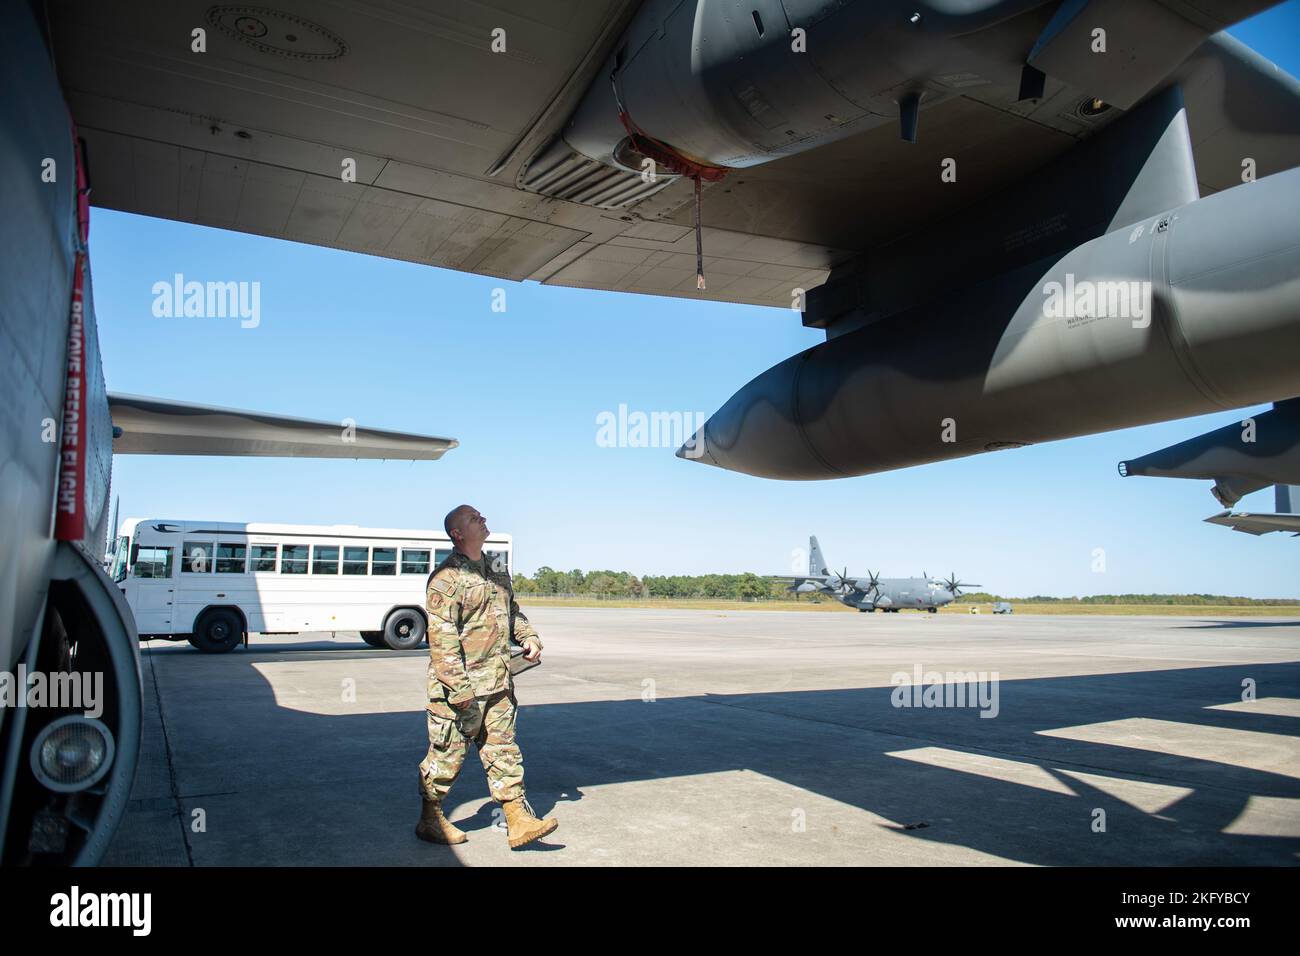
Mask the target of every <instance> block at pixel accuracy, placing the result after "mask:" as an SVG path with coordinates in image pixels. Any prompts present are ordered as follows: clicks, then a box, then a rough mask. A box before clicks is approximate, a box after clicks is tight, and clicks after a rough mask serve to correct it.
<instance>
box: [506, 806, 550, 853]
mask: <svg viewBox="0 0 1300 956" xmlns="http://www.w3.org/2000/svg"><path fill="white" fill-rule="evenodd" d="M501 809H503V810H505V812H506V833H507V835H508V836H509V838H510V849H512V850H517V849H519V848H520V847H521V846H523V845H524V844H526V843H532V842H533V841H534V840H536V839H537V838H538V837H544V836H546V834H548V833H554V832H555V828H556V827H558V826H559V825H560V821H558V820H556V819H555V817H547V818H546V819H545V820H539V819H537V817H535V816H534V815H533V808H532V807H530V806H529V805H528V801H527V800H525V799H524V798H523V797H516V798H515V799H514V800H506V801H504V802H503V803H502V804H501Z"/></svg>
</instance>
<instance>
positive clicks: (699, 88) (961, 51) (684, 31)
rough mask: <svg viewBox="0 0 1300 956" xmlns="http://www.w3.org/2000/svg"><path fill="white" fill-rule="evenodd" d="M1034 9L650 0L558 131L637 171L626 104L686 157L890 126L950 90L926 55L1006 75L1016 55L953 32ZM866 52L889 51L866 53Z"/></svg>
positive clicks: (747, 151) (1010, 2)
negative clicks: (913, 102)
mask: <svg viewBox="0 0 1300 956" xmlns="http://www.w3.org/2000/svg"><path fill="white" fill-rule="evenodd" d="M1041 6H1042V3H1041V0H964V2H963V3H961V4H955V3H952V2H950V0H949V2H944V0H908V3H907V4H906V5H904V4H899V3H879V2H876V0H840V2H838V3H827V2H825V0H750V2H746V3H745V4H743V5H742V4H736V3H735V2H732V0H693V2H692V0H686V2H683V0H648V2H646V3H644V4H643V5H642V7H641V9H640V10H639V11H638V13H637V15H636V17H635V18H634V19H633V21H632V23H631V24H630V25H629V27H628V29H627V31H626V32H625V33H624V35H623V38H622V41H621V42H620V43H619V44H618V46H617V47H616V50H615V53H614V55H613V56H612V57H611V58H610V60H609V61H608V62H607V63H606V64H605V65H604V67H602V69H601V70H600V72H599V73H597V75H596V79H595V80H593V81H592V85H591V87H590V88H589V89H588V90H587V93H586V95H585V97H584V98H583V100H582V102H581V104H580V105H579V107H578V109H577V111H576V112H575V114H574V116H573V118H572V119H571V121H570V123H569V125H568V127H567V128H566V129H565V131H564V140H565V141H566V142H567V143H568V144H569V145H570V146H571V147H572V148H573V149H575V150H577V151H578V152H580V153H582V154H584V155H586V156H587V157H589V158H591V159H594V160H597V161H599V162H602V163H605V164H607V165H618V166H621V167H623V168H625V169H629V170H631V171H633V172H641V169H640V157H639V155H638V154H636V153H635V151H633V150H631V149H630V148H629V144H628V143H627V139H628V131H627V129H626V128H625V127H624V125H623V123H622V121H621V120H620V119H619V114H620V112H622V111H626V113H627V115H628V116H629V117H630V119H631V121H632V122H634V123H635V124H636V126H637V127H638V128H639V129H640V130H642V131H644V132H645V133H647V134H648V135H649V136H652V137H654V138H655V139H658V140H660V141H661V142H663V143H666V144H668V145H669V146H671V147H672V148H673V149H674V150H675V151H676V152H678V153H679V154H680V155H682V156H684V157H687V158H689V159H691V160H693V161H695V162H699V163H704V164H708V165H713V166H724V167H748V166H754V165H758V164H760V163H764V162H767V161H769V160H772V159H776V158H778V157H781V156H787V155H791V154H794V153H800V152H804V151H805V150H809V149H812V148H814V147H816V146H820V145H822V144H824V143H828V142H832V141H834V140H837V139H841V138H843V137H845V136H848V135H850V134H852V133H856V132H859V131H861V130H863V129H868V128H871V127H873V126H879V125H882V124H887V123H893V124H897V123H898V122H899V114H900V106H899V103H900V101H907V100H908V98H909V97H911V96H918V97H919V96H922V95H923V96H924V98H925V99H924V101H925V103H926V104H929V103H930V102H931V101H932V100H937V99H938V98H939V97H942V96H944V95H945V94H951V90H945V88H943V87H942V86H941V85H939V84H936V83H935V82H933V81H932V80H930V79H929V77H928V76H927V74H929V73H931V72H934V70H935V67H934V64H936V63H942V64H943V68H942V72H943V73H944V74H962V73H967V72H969V73H973V74H978V75H980V76H982V77H984V78H985V79H986V80H995V81H997V82H1001V83H1007V84H1014V83H1016V82H1017V81H1018V78H1019V64H1016V63H1008V62H1006V61H1005V59H1002V60H1000V59H997V58H995V57H992V56H990V55H989V54H988V52H987V51H983V50H981V49H980V48H979V45H978V44H975V43H970V42H969V41H968V40H966V39H964V38H965V37H967V36H968V35H969V34H971V33H974V32H977V31H979V30H981V29H983V28H984V27H987V26H992V25H994V24H996V23H999V22H1002V21H1004V20H1006V19H1007V18H1008V17H1011V16H1015V15H1016V14H1019V13H1021V12H1023V11H1025V10H1029V9H1033V8H1036V7H1041ZM1049 14H1050V11H1045V12H1044V14H1043V19H1044V22H1046V18H1047V16H1048V15H1049ZM864 49H880V50H889V51H890V56H888V57H864V56H863V55H862V51H863V50H864ZM611 77H614V79H613V80H611ZM615 83H616V84H617V92H615ZM918 103H919V100H918ZM620 104H621V106H622V110H620Z"/></svg>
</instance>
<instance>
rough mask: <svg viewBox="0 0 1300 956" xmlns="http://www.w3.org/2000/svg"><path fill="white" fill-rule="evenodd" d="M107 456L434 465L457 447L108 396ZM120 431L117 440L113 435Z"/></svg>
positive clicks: (403, 435) (402, 435) (340, 425)
mask: <svg viewBox="0 0 1300 956" xmlns="http://www.w3.org/2000/svg"><path fill="white" fill-rule="evenodd" d="M108 407H109V413H110V415H111V417H112V420H113V434H114V438H113V454H115V455H252V456H268V457H270V456H274V457H282V458H397V459H402V460H408V461H436V460H437V459H439V458H441V457H442V456H443V455H444V454H445V453H446V452H447V451H448V449H451V448H455V447H456V446H457V444H459V443H458V442H457V441H456V440H455V439H454V438H436V437H433V436H431V435H414V434H410V433H408V432H392V431H382V430H380V429H377V428H359V427H357V426H356V424H355V423H349V422H321V421H311V420H309V419H306V418H292V417H289V416H287V415H269V414H266V413H264V412H249V411H240V410H237V409H233V408H215V407H213V406H211V405H195V404H192V403H188V402H174V401H168V400H166V399H161V398H145V397H143V396H139V395H117V394H113V393H110V394H109V396H108ZM119 429H120V433H119Z"/></svg>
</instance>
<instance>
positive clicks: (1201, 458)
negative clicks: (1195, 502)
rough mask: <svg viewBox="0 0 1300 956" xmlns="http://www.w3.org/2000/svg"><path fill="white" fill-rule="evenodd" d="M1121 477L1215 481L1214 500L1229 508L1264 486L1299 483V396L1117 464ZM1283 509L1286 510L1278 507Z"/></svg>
mask: <svg viewBox="0 0 1300 956" xmlns="http://www.w3.org/2000/svg"><path fill="white" fill-rule="evenodd" d="M1119 473H1120V474H1121V475H1122V476H1124V477H1125V478H1128V477H1131V476H1133V475H1145V476H1148V477H1153V478H1199V479H1208V480H1210V481H1213V482H1214V485H1213V487H1212V488H1211V489H1210V490H1211V493H1212V494H1213V495H1214V497H1215V499H1216V500H1217V501H1218V502H1219V503H1220V504H1221V505H1223V506H1224V507H1225V508H1230V507H1232V506H1233V505H1235V504H1236V503H1237V502H1238V501H1240V500H1241V499H1242V498H1244V497H1245V496H1246V495H1248V494H1250V493H1251V492H1254V491H1259V490H1260V489H1261V488H1267V487H1268V486H1269V485H1277V486H1279V487H1282V488H1285V487H1287V486H1289V485H1296V484H1300V399H1291V400H1289V401H1285V402H1278V403H1277V404H1275V405H1274V407H1273V409H1272V410H1271V411H1267V412H1263V413H1262V414H1259V415H1255V416H1252V417H1250V418H1244V419H1242V420H1241V421H1240V422H1234V423H1232V424H1231V425H1225V426H1224V427H1223V428H1217V429H1215V430H1214V431H1212V432H1206V433H1205V434H1204V435H1198V436H1197V437H1196V438H1190V439H1188V440H1187V441H1184V442H1179V443H1178V444H1176V445H1170V446H1169V447H1168V448H1162V449H1160V450H1159V451H1153V452H1151V453H1150V454H1149V455H1143V456H1142V457H1141V458H1134V459H1132V460H1131V461H1121V462H1120V463H1119ZM1282 510H1285V509H1282Z"/></svg>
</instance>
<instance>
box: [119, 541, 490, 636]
mask: <svg viewBox="0 0 1300 956" xmlns="http://www.w3.org/2000/svg"><path fill="white" fill-rule="evenodd" d="M451 550H452V545H451V541H449V540H448V539H447V536H446V535H445V534H444V533H443V532H441V531H428V530H410V529H400V528H396V529H395V528H359V527H357V526H355V525H325V526H320V525H295V524H241V523H237V522H228V521H173V520H163V519H156V518H130V519H127V520H126V521H124V522H123V523H122V526H121V528H120V530H119V532H118V536H117V539H116V545H115V548H114V551H113V557H112V563H111V565H110V573H111V576H112V578H113V580H114V582H116V583H117V586H118V587H120V588H121V589H122V591H123V593H124V594H125V595H126V603H127V604H128V605H129V606H130V608H131V611H132V612H133V613H134V615H135V623H136V629H137V630H138V631H139V634H140V637H141V638H142V639H148V638H166V639H171V640H179V639H187V640H189V642H190V643H191V644H193V645H194V646H195V647H197V648H198V649H199V650H201V651H207V652H209V653H219V652H223V651H229V650H233V649H234V648H235V647H238V646H239V645H240V644H241V643H243V642H244V641H245V640H247V636H248V634H250V633H256V634H297V633H301V632H303V631H359V632H360V633H361V636H362V637H363V638H364V639H365V641H366V642H367V643H368V644H371V645H372V646H374V647H384V646H387V647H391V648H394V649H396V650H405V649H408V648H413V647H418V646H419V645H420V644H421V642H423V641H424V639H425V634H426V631H427V621H426V620H425V613H424V592H425V587H426V584H427V581H428V577H429V574H430V572H431V571H432V570H433V569H434V568H436V567H437V566H438V564H439V563H441V561H442V560H443V559H444V558H446V557H447V555H449V554H450V553H451ZM483 551H484V554H485V555H487V558H488V560H489V561H490V562H492V564H493V566H494V567H495V568H497V569H498V570H503V571H506V572H507V573H508V572H510V571H511V570H512V567H513V566H512V564H511V554H510V552H511V538H510V535H508V534H494V535H492V536H490V537H489V538H488V540H487V543H486V544H485V545H484V547H483Z"/></svg>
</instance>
